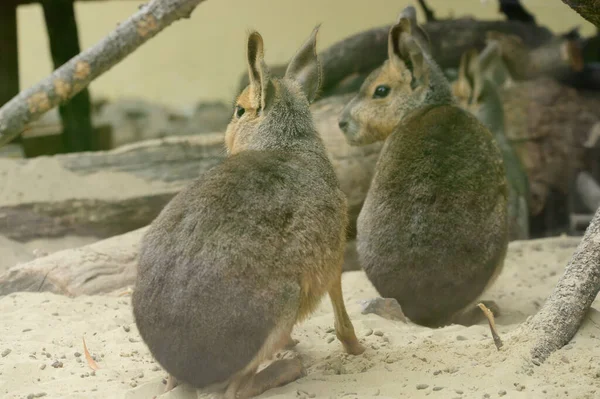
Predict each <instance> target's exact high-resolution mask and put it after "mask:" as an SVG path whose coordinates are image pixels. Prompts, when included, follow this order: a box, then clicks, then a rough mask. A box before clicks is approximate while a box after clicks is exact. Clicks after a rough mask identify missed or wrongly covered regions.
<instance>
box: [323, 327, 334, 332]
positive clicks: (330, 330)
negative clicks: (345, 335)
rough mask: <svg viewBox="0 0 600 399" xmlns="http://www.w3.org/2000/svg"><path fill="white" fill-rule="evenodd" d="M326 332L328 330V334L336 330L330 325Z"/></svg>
mask: <svg viewBox="0 0 600 399" xmlns="http://www.w3.org/2000/svg"><path fill="white" fill-rule="evenodd" d="M325 332H326V333H327V334H331V333H332V332H335V328H333V327H329V328H328V329H327V330H325Z"/></svg>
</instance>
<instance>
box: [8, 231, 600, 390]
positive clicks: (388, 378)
mask: <svg viewBox="0 0 600 399" xmlns="http://www.w3.org/2000/svg"><path fill="white" fill-rule="evenodd" d="M577 242H578V239H575V238H556V239H547V240H537V241H531V242H517V243H512V244H511V247H510V253H509V256H508V259H507V263H506V266H505V270H504V272H503V274H502V275H501V277H500V278H499V280H498V282H497V283H496V284H495V285H494V286H493V287H492V289H491V291H490V292H489V293H488V294H487V295H485V298H486V299H493V300H495V301H497V303H498V304H499V305H500V307H501V308H502V309H503V311H504V314H503V315H502V316H500V317H499V318H498V319H497V323H498V325H499V331H500V334H501V336H504V337H506V336H507V335H506V334H507V333H508V332H510V331H513V330H514V329H515V327H516V326H517V324H518V323H520V322H522V321H524V320H525V319H526V318H527V317H528V316H529V315H531V314H533V313H534V312H535V311H536V309H537V308H538V307H539V306H540V305H541V304H542V303H543V301H544V299H545V298H546V296H547V295H548V294H549V293H550V292H551V290H552V288H553V286H554V284H555V283H556V281H557V279H558V278H559V277H560V275H561V274H562V272H563V270H564V267H565V265H566V264H567V262H568V260H569V258H570V256H571V255H572V253H573V251H574V249H575V246H576V244H577ZM344 293H345V298H346V301H347V306H348V310H349V313H350V317H351V318H352V320H353V322H354V325H355V328H356V331H357V333H358V335H359V338H360V340H361V341H363V342H364V343H365V344H366V346H367V347H368V349H367V351H366V352H365V353H364V354H363V355H361V356H357V357H353V356H348V355H346V354H344V353H343V351H342V348H341V344H340V343H339V342H338V341H337V340H333V341H332V338H333V337H334V336H335V334H334V333H333V332H331V327H332V326H333V316H332V312H331V306H330V303H329V301H328V300H325V301H323V304H322V305H321V307H320V308H319V310H318V311H317V312H316V313H315V314H314V315H313V316H312V317H311V318H310V319H309V320H307V321H306V322H304V323H303V324H301V325H299V326H298V327H296V329H295V331H294V334H293V335H294V337H295V338H297V339H298V340H299V341H300V343H299V344H298V346H297V349H298V351H299V352H300V354H301V357H302V359H303V362H304V365H305V366H306V369H307V376H306V377H304V378H302V379H300V380H298V381H296V382H294V383H291V384H289V385H287V386H285V387H282V388H278V389H273V390H271V391H268V392H266V393H265V394H263V395H262V396H261V398H313V397H314V398H348V399H353V398H360V399H362V398H378V399H382V398H425V397H429V398H486V397H490V398H498V397H505V398H598V397H600V352H599V351H598V343H599V340H598V337H600V328H599V326H600V313H599V312H598V310H597V309H600V307H599V306H598V305H599V304H600V303H599V302H598V301H596V302H595V304H594V305H595V309H592V311H591V312H590V314H589V316H588V317H587V319H586V321H585V323H584V325H583V327H582V329H581V330H580V331H579V333H578V334H577V335H576V337H575V339H574V340H573V342H572V343H571V344H569V345H568V346H566V347H565V348H563V349H561V350H559V351H558V352H556V353H555V354H554V355H552V356H551V357H550V358H549V359H548V360H547V361H546V363H544V364H542V366H540V367H535V368H533V369H529V368H528V367H524V364H525V363H524V362H523V357H524V356H525V355H526V354H527V353H526V352H525V351H524V350H521V349H520V347H521V346H522V345H519V342H515V341H511V340H506V343H505V346H504V347H503V348H502V350H501V351H500V352H498V351H497V350H496V348H495V347H494V345H493V343H492V340H491V338H490V333H489V328H488V326H487V324H485V323H482V324H480V325H477V326H473V327H469V328H466V327H461V326H449V327H446V328H441V329H437V330H432V329H427V328H423V327H418V326H415V325H413V324H410V323H408V324H404V323H400V322H393V321H390V320H386V319H383V318H381V317H379V316H377V315H374V314H369V315H362V314H361V304H360V301H361V300H363V299H367V298H372V297H374V296H376V292H375V290H374V289H373V287H372V286H371V285H370V284H369V282H368V280H367V279H366V277H365V276H364V274H363V273H362V272H352V273H347V274H345V276H344ZM0 314H1V315H2V316H1V321H0V355H1V356H0V397H2V398H7V399H9V398H27V397H31V398H34V397H44V398H127V399H143V398H152V397H154V396H155V395H158V394H159V393H160V392H161V391H162V389H163V384H162V379H163V378H164V377H165V376H166V373H165V372H164V371H162V370H161V369H160V368H159V367H158V366H157V365H156V364H155V363H154V362H153V360H152V358H151V356H150V355H149V353H148V350H147V349H146V347H145V345H144V343H143V342H142V341H141V340H140V338H139V336H138V334H137V330H136V328H135V324H134V322H133V319H132V314H131V304H130V298H129V297H114V296H113V297H111V296H86V297H78V298H75V299H69V298H66V297H62V296H57V295H53V294H48V293H22V294H14V295H10V296H7V297H3V298H0ZM165 334H169V332H168V331H165ZM84 336H85V339H86V343H87V346H88V348H89V350H90V352H91V353H92V355H94V356H95V357H96V358H97V359H98V365H99V367H100V369H99V370H98V371H95V372H93V371H92V369H90V367H89V366H88V365H87V363H86V361H85V358H84V356H83V352H84V351H83V345H82V337H84ZM331 341H332V342H331ZM207 361H210V359H207ZM57 362H59V363H57ZM53 364H54V366H60V367H53ZM531 371H533V372H531ZM419 388H421V389H419ZM41 394H45V396H40V395H41ZM36 395H37V396H36ZM486 395H489V396H486ZM195 397H196V393H195V392H193V391H191V390H190V389H188V388H186V387H185V386H180V387H177V388H176V389H175V390H174V391H172V392H171V393H169V394H166V395H163V396H160V398H162V399H166V398H170V399H183V398H195Z"/></svg>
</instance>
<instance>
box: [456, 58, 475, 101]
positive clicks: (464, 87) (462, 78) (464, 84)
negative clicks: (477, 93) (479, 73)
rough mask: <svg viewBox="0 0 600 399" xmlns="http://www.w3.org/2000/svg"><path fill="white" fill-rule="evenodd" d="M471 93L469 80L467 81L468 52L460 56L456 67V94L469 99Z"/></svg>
mask: <svg viewBox="0 0 600 399" xmlns="http://www.w3.org/2000/svg"><path fill="white" fill-rule="evenodd" d="M471 93H472V87H471V80H470V79H469V51H465V52H464V53H462V55H461V56H460V65H459V67H458V77H457V79H456V94H457V95H459V96H461V97H464V98H470V97H471Z"/></svg>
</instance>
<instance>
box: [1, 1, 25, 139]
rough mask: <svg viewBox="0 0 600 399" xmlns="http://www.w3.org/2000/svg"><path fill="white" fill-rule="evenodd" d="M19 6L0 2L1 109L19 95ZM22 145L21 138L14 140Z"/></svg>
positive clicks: (10, 2)
mask: <svg viewBox="0 0 600 399" xmlns="http://www.w3.org/2000/svg"><path fill="white" fill-rule="evenodd" d="M17 46H18V44H17V4H16V3H14V2H12V1H3V2H0V107H1V106H3V105H4V104H6V103H7V102H8V101H10V100H11V99H12V98H13V97H14V96H16V95H17V94H19V51H18V47H17ZM12 142H13V143H20V142H21V136H18V137H16V138H15V139H14V140H12Z"/></svg>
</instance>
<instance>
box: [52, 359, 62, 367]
mask: <svg viewBox="0 0 600 399" xmlns="http://www.w3.org/2000/svg"><path fill="white" fill-rule="evenodd" d="M62 366H63V362H61V361H60V360H55V361H54V363H52V367H54V368H55V369H58V368H61V367H62Z"/></svg>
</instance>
